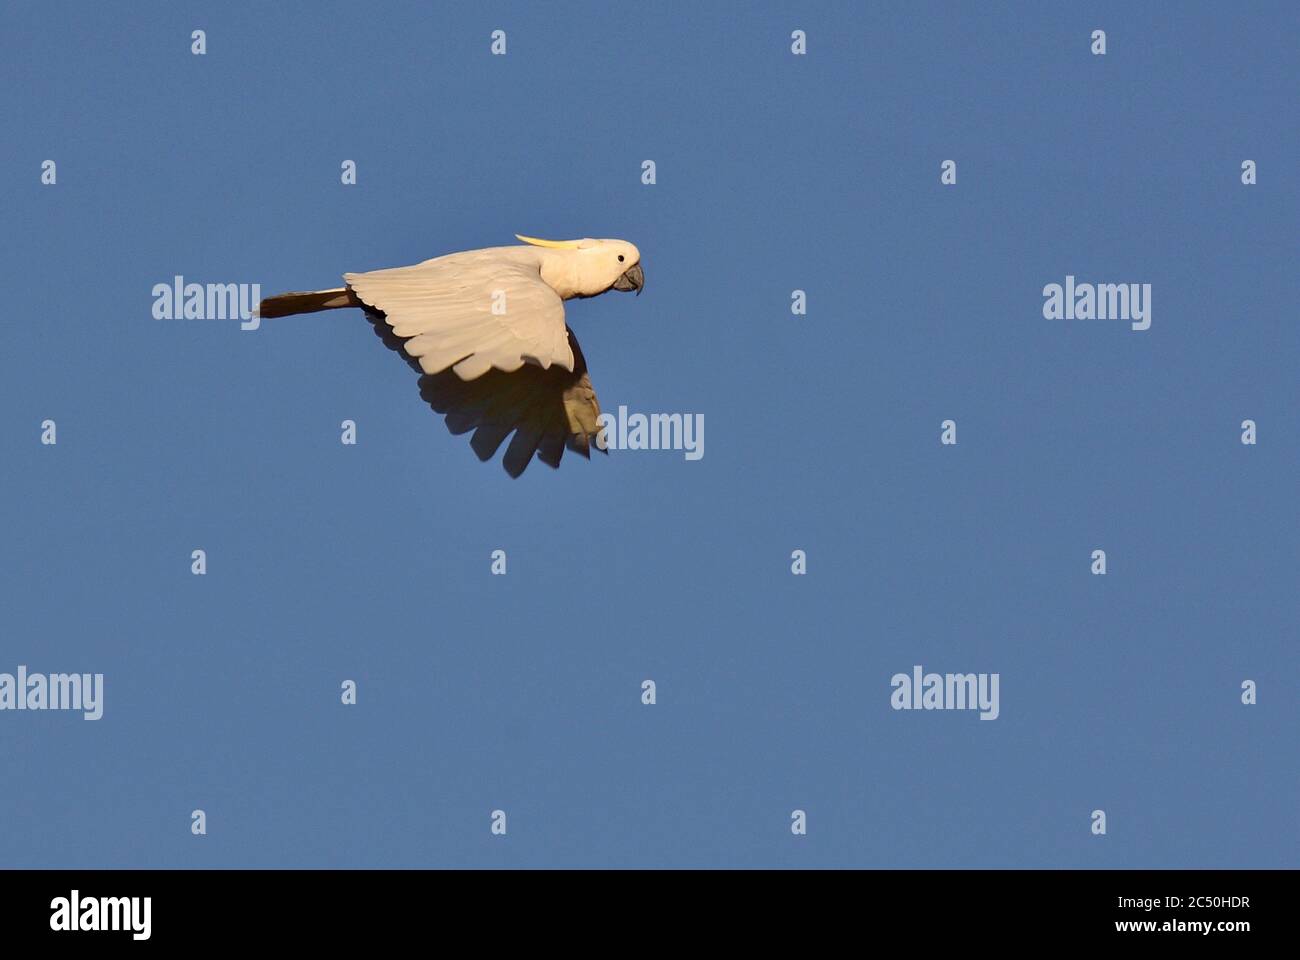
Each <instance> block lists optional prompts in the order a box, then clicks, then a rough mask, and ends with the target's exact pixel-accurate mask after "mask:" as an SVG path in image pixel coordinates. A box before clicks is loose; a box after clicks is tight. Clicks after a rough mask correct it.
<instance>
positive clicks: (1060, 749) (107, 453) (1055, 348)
mask: <svg viewBox="0 0 1300 960" xmlns="http://www.w3.org/2000/svg"><path fill="white" fill-rule="evenodd" d="M10 9H11V12H10V13H8V14H7V16H6V19H7V21H8V23H7V27H6V34H7V35H8V40H9V43H8V47H9V52H8V54H7V55H6V57H5V59H4V62H3V63H2V64H0V105H3V115H4V116H5V117H6V136H5V138H4V144H5V146H4V150H3V151H0V169H2V170H3V173H4V182H5V185H6V186H5V188H4V216H3V218H0V237H3V251H4V254H5V258H6V263H7V266H8V279H7V282H6V285H5V286H6V309H5V311H4V316H5V323H3V324H2V325H0V365H2V371H3V375H2V376H0V409H3V410H4V411H5V417H4V424H3V427H2V428H0V456H2V457H3V462H4V467H3V477H4V494H3V497H0V522H3V528H4V530H5V533H6V535H5V537H4V546H3V548H0V558H3V563H4V577H3V582H4V584H5V586H4V602H3V605H2V606H3V620H2V622H0V627H2V629H0V672H2V671H9V672H12V671H13V670H14V669H15V668H16V667H17V666H18V665H19V664H25V665H26V666H27V667H28V668H29V670H32V671H38V670H39V671H46V672H59V671H79V672H80V671H85V672H102V673H103V674H104V675H105V706H104V717H103V718H102V719H101V720H98V721H95V722H87V721H84V720H82V719H81V718H80V716H79V715H73V714H61V713H54V712H45V713H39V712H32V713H27V712H24V713H9V712H6V713H0V769H3V770H4V774H5V775H4V788H3V789H2V790H0V864H3V865H7V866H128V867H146V866H179V867H191V866H192V867H200V866H216V867H227V866H229V867H234V866H267V867H271V866H275V867H290V866H364V867H372V866H381V867H382V866H403V867H416V866H475V867H478V866H511V867H518V866H741V867H748V866H886V867H931V866H958V867H965V866H972V867H974V866H993V867H1002V866H1035V867H1065V866H1080V867H1253V866H1292V867H1293V866H1295V865H1296V862H1297V856H1296V854H1297V839H1298V833H1300V831H1298V830H1297V826H1296V818H1295V808H1296V798H1297V787H1300V776H1298V775H1297V765H1296V753H1295V730H1296V724H1297V719H1300V718H1298V716H1297V712H1298V708H1297V703H1298V702H1300V700H1298V699H1297V689H1296V688H1297V682H1296V666H1297V658H1296V653H1295V649H1296V644H1295V640H1296V636H1297V628H1298V627H1300V615H1298V613H1297V606H1296V602H1295V582H1296V571H1297V568H1298V566H1300V549H1298V548H1297V529H1298V526H1297V514H1296V506H1295V502H1296V501H1295V491H1296V480H1297V475H1298V469H1297V468H1298V467H1300V453H1298V450H1300V445H1298V441H1297V437H1300V415H1298V414H1297V410H1298V409H1300V408H1298V405H1297V382H1298V381H1297V377H1296V374H1295V369H1296V357H1297V355H1298V354H1297V348H1298V347H1300V334H1298V333H1297V324H1296V316H1295V304H1296V302H1297V298H1298V296H1300V289H1298V288H1300V282H1298V278H1297V273H1296V271H1295V269H1294V265H1293V261H1294V244H1295V225H1296V223H1297V212H1298V211H1297V200H1298V199H1300V194H1298V192H1297V188H1296V182H1295V178H1294V165H1295V164H1294V159H1295V157H1296V155H1297V147H1300V144H1298V143H1297V128H1296V124H1295V122H1294V121H1295V104H1296V102H1298V101H1300V89H1297V88H1298V87H1300V72H1298V71H1297V70H1296V53H1295V47H1294V37H1295V35H1296V30H1297V27H1300V23H1298V22H1297V21H1298V20H1300V14H1298V13H1297V8H1296V7H1295V6H1294V5H1292V4H1281V3H1278V4H1266V3H1261V4H1247V5H1245V6H1243V7H1240V8H1233V9H1232V10H1225V9H1224V8H1222V7H1221V6H1218V5H1211V4H1180V5H1179V6H1178V10H1177V15H1176V16H1175V15H1172V14H1171V12H1170V11H1169V10H1168V9H1167V8H1165V7H1161V6H1157V5H1143V6H1141V7H1138V8H1137V9H1134V8H1133V6H1132V5H1129V4H1105V3H1102V4H1092V5H1088V6H1087V7H1086V8H1085V7H1080V6H1077V5H1070V6H1066V5H1060V6H1059V7H1057V6H1056V5H1046V4H1029V3H1024V4H1006V5H996V6H994V7H985V6H976V5H969V4H960V5H959V4H942V5H940V4H884V3H873V4H856V3H854V4H849V3H845V4H816V5H807V6H802V5H797V4H795V5H786V4H781V5H777V4H751V5H745V6H744V7H743V8H741V9H739V10H738V9H737V8H735V7H733V6H730V5H726V6H724V5H722V4H718V5H708V6H706V7H705V8H703V9H694V8H690V7H688V6H687V5H685V4H670V3H644V4H637V5H624V4H610V3H590V4H588V3H577V4H563V5H558V6H550V5H548V6H546V7H542V6H540V5H533V4H523V3H519V4H496V5H494V4H481V5H480V4H475V5H465V6H464V7H462V8H459V9H458V8H456V7H452V6H450V5H429V4H416V3H410V4H377V5H373V6H371V7H367V8H365V10H364V11H362V10H361V8H359V7H357V6H356V5H354V4H342V3H337V4H330V3H319V4H285V5H280V4H277V5H271V4H226V5H212V6H211V7H210V8H204V7H202V6H198V5H194V6H189V5H185V6H178V5H174V4H161V3H152V4H148V3H147V4H133V5H131V6H130V7H129V8H120V9H116V10H114V9H109V8H88V7H85V6H80V5H70V4H69V5H62V4H59V3H52V4H51V3H42V4H36V3H18V4H14V5H11V8H10ZM498 28H499V29H504V30H506V32H507V37H508V53H507V55H506V56H504V57H493V56H491V55H490V54H489V51H488V46H489V35H490V33H491V31H492V30H494V29H498ZM796 28H798V29H803V30H805V31H806V32H807V35H808V54H807V55H806V56H803V57H795V56H792V55H791V53H790V33H791V31H792V30H794V29H796ZM1098 28H1100V29H1104V30H1106V32H1107V42H1108V52H1107V54H1106V56H1104V57H1094V56H1092V55H1091V54H1090V53H1089V35H1090V34H1091V32H1092V30H1094V29H1098ZM194 29H203V30H205V31H206V35H207V50H208V52H207V53H206V55H204V56H194V55H192V54H191V53H190V34H191V31H192V30H194ZM46 159H54V160H55V161H56V162H57V165H58V167H57V170H58V182H57V184H56V185H54V186H44V185H42V184H41V183H40V168H41V163H42V161H44V160H46ZM647 159H650V160H654V161H655V163H656V166H657V183H656V184H654V185H653V186H645V185H643V184H642V183H641V182H640V173H641V164H642V162H643V161H644V160H647ZM946 159H955V160H956V161H957V164H958V182H957V184H956V185H955V186H942V185H941V184H940V182H939V165H940V163H941V162H942V161H943V160H946ZM1244 159H1253V160H1255V161H1256V162H1257V164H1258V178H1259V182H1258V184H1257V185H1255V186H1251V187H1246V186H1243V185H1242V184H1241V182H1240V165H1241V162H1242V161H1243V160H1244ZM344 160H354V161H355V162H356V164H357V170H358V182H357V184H356V185H355V186H343V185H341V184H340V182H339V171H340V164H341V162H342V161H344ZM515 233H524V234H531V235H535V236H544V237H581V236H604V237H622V238H625V239H628V240H631V241H632V242H634V243H636V244H637V245H638V246H639V247H640V249H641V251H642V254H643V263H644V267H645V273H646V281H647V282H646V290H645V293H644V295H643V296H641V297H639V298H633V297H629V296H620V295H609V296H605V297H600V298H596V299H593V300H586V301H581V302H577V303H571V304H569V310H568V319H569V323H570V325H571V326H572V327H573V328H574V330H575V331H576V333H577V335H578V337H579V338H580V341H581V343H582V346H583V349H584V351H585V353H586V356H587V359H588V362H589V364H590V367H591V373H592V379H593V382H594V385H595V388H596V391H597V393H598V395H599V397H600V400H601V403H602V405H603V407H604V408H605V409H606V410H616V409H617V407H618V406H619V405H620V404H626V405H627V406H628V407H629V408H630V409H631V410H634V411H643V412H688V413H700V414H703V415H704V417H705V421H706V424H707V430H706V440H707V442H706V454H705V456H704V458H703V459H702V460H700V461H698V462H687V461H685V460H684V459H683V457H682V456H681V454H680V453H675V452H631V451H622V452H619V453H615V454H613V455H611V456H610V457H608V458H604V457H601V458H598V459H597V460H596V461H594V462H592V463H586V462H583V461H581V460H578V459H577V458H574V457H572V456H571V455H570V456H568V457H566V458H565V462H564V464H563V466H562V467H561V469H560V470H559V471H558V472H553V471H551V470H549V469H547V468H545V467H543V466H541V465H539V464H534V465H533V466H532V467H531V468H530V469H529V470H528V471H527V473H525V474H524V476H523V477H522V478H521V479H519V480H511V479H510V478H509V477H507V476H506V474H505V472H504V471H503V470H502V469H501V468H500V466H499V464H498V463H496V462H493V463H490V464H481V463H479V462H478V460H477V459H476V458H475V457H474V455H473V453H472V452H471V450H470V449H469V446H468V443H467V442H466V440H465V438H455V437H452V436H450V435H449V434H448V433H447V431H446V429H445V427H444V426H443V425H442V423H441V422H440V421H439V420H438V419H436V418H435V417H434V416H433V414H432V413H431V412H430V410H429V408H428V407H427V406H426V405H425V404H423V403H422V402H421V400H420V397H419V391H418V388H417V385H416V378H415V376H414V374H412V372H411V371H410V370H409V369H408V368H407V367H406V366H405V365H404V364H403V363H402V362H401V361H400V360H399V359H398V358H397V357H395V356H394V355H392V354H391V353H390V352H389V351H387V350H385V349H384V348H383V346H382V345H381V344H380V343H379V342H378V340H377V339H376V338H375V336H374V334H373V333H372V331H371V329H370V327H369V325H368V324H367V323H366V322H365V321H364V320H363V319H362V317H361V315H360V314H359V313H358V312H356V311H336V312H332V313H322V314H315V315H310V316H303V317H292V318H285V319H283V320H277V321H274V322H273V321H266V322H264V324H263V325H262V328H261V329H260V330H258V331H255V332H246V331H241V330H240V329H239V326H238V324H236V323H232V322H221V321H183V320H177V321H158V320H154V319H153V318H152V316H151V307H152V296H151V290H152V287H153V285H154V284H156V283H159V282H163V283H168V282H170V281H171V278H172V277H173V276H174V275H176V274H181V275H183V276H185V277H186V279H187V280H193V281H198V282H222V283H224V282H247V283H260V284H261V285H262V290H263V293H265V294H272V293H277V292H281V291H284V290H300V289H315V288H323V287H331V286H336V285H338V284H339V282H340V279H339V277H340V275H341V274H342V273H343V272H345V271H363V270H370V269H377V268H381V267H388V266H398V265H403V264H407V263H414V262H417V261H419V260H423V259H426V258H429V257H433V256H437V255H439V254H442V253H447V252H451V251H455V250H462V249H471V248H475V247H483V246H494V245H498V244H503V243H510V242H513V241H512V236H513V234H515ZM1067 275H1074V276H1076V277H1078V278H1079V279H1080V281H1085V280H1086V281H1092V282H1115V283H1121V282H1122V283H1127V282H1143V283H1150V284H1152V288H1153V317H1152V326H1151V329H1150V330H1148V331H1145V332H1134V331H1131V330H1130V329H1129V327H1128V324H1126V323H1123V322H1118V321H1099V320H1098V321H1049V320H1045V319H1044V318H1043V315H1042V303H1043V298H1042V288H1043V287H1044V285H1046V284H1049V283H1063V282H1064V279H1065V277H1066V276H1067ZM794 289H803V290H806V291H807V294H808V313H807V316H802V317H796V316H792V315H791V312H790V296H791V291H792V290H794ZM1246 418H1251V419H1254V420H1255V421H1256V422H1257V423H1258V430H1259V442H1258V444H1256V445H1255V446H1244V445H1242V444H1241V443H1240V441H1239V437H1240V433H1241V431H1240V423H1241V421H1242V420H1243V419H1246ZM45 419H53V420H55V421H56V422H57V425H58V427H57V429H58V443H57V445H56V446H52V447H51V446H44V445H42V444H41V443H40V442H39V436H40V424H41V422H42V421H43V420H45ZM344 419H352V420H354V421H355V422H356V423H357V425H358V440H359V442H358V443H357V445H356V446H343V445H341V444H340V442H339V424H340V422H341V421H342V420H344ZM945 419H953V420H955V421H956V422H957V424H958V443H957V445H956V446H941V445H940V443H939V433H940V423H941V422H942V421H943V420H945ZM196 548H202V549H204V550H206V552H207V555H208V573H207V574H206V575H205V576H203V577H196V576H192V575H191V573H190V554H191V551H192V550H194V549H196ZM796 548H798V549H803V550H805V551H807V555H808V573H807V575H805V576H801V577H796V576H792V575H791V572H790V554H791V551H792V550H794V549H796ZM1098 548H1101V549H1105V550H1106V552H1107V556H1108V568H1109V569H1108V573H1107V575H1106V576H1104V577H1095V576H1092V575H1090V574H1089V564H1090V559H1089V558H1090V555H1091V552H1092V551H1093V550H1094V549H1098ZM495 549H504V550H506V551H507V554H508V557H509V573H508V575H507V576H505V577H493V576H491V575H490V574H489V555H490V553H491V551H493V550H495ZM914 664H922V665H924V666H925V668H926V669H927V670H936V671H939V672H945V671H956V672H966V671H973V672H997V673H999V674H1000V676H1001V711H1000V716H999V718H998V719H997V720H996V721H994V722H982V721H980V720H978V719H977V718H976V716H975V715H973V714H970V713H962V712H957V711H953V712H946V711H934V712H927V711H912V712H896V711H893V710H891V709H890V706H889V697H890V693H891V688H890V678H891V676H892V675H894V674H895V673H898V672H910V670H911V668H912V666H913V665H914ZM344 679H353V680H355V681H356V682H357V684H358V688H359V694H358V700H359V702H358V703H357V705H356V706H352V707H345V706H343V705H341V704H340V703H339V685H340V683H341V682H342V681H343V680H344ZM645 679H653V680H654V681H655V682H656V684H657V688H658V698H657V699H658V702H657V703H656V704H655V705H654V706H644V705H642V704H641V702H640V690H641V683H642V681H643V680H645ZM1246 679H1252V680H1254V681H1256V682H1257V684H1258V690H1259V702H1258V704H1257V705H1255V706H1251V707H1247V706H1244V705H1242V704H1241V702H1240V684H1241V682H1242V681H1243V680H1246ZM194 809H203V810H204V811H205V812H206V813H207V817H208V833H207V835H206V836H203V837H195V836H192V835H191V832H190V811H191V810H194ZM494 809H503V810H505V811H506V812H507V815H508V818H509V821H508V822H509V832H508V834H507V835H506V836H505V837H494V836H492V835H491V834H490V833H489V829H488V827H489V816H490V813H491V811H492V810H494ZM794 809H803V810H805V811H807V814H808V835H807V836H804V837H795V836H793V835H792V834H791V832H790V812H791V811H792V810H794ZM1094 809H1104V810H1105V811H1106V812H1107V817H1108V833H1107V835H1106V836H1105V837H1094V836H1092V835H1091V833H1090V831H1089V823H1090V821H1089V814H1090V813H1091V811H1093V810H1094Z"/></svg>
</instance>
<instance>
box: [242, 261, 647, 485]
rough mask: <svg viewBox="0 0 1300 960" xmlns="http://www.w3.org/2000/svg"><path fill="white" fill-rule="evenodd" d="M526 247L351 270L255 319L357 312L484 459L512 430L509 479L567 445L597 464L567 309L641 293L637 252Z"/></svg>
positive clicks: (594, 423) (552, 459)
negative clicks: (574, 302)
mask: <svg viewBox="0 0 1300 960" xmlns="http://www.w3.org/2000/svg"><path fill="white" fill-rule="evenodd" d="M519 239H520V240H523V241H524V245H523V246H506V247H488V248H486V249H482V250H467V251H464V252H461V253H451V254H447V255H445V256H441V257H435V258H433V259H432V260H425V261H424V262H422V263H417V264H413V265H411V266H407V267H393V268H390V269H385V270H372V271H369V272H366V273H346V274H344V275H343V279H344V281H345V283H346V284H347V285H346V286H345V287H339V288H335V289H331V290H317V291H312V292H307V293H287V294H281V295H280V296H276V297H270V298H268V299H266V300H263V301H262V304H261V308H260V310H259V315H260V316H261V317H263V318H272V317H282V316H289V315H292V314H298V313H310V312H315V311H318V310H333V309H339V308H343V307H359V308H361V309H362V310H364V311H365V312H366V314H367V315H368V317H369V318H370V319H371V322H372V323H374V324H375V327H376V330H377V331H378V332H379V333H380V334H381V336H382V337H383V338H384V340H385V342H386V343H387V344H388V345H389V346H390V347H392V348H393V349H395V350H397V349H400V350H401V351H403V352H404V353H405V354H406V356H407V357H408V358H409V360H410V361H412V362H413V363H414V364H418V367H419V369H420V371H421V372H422V373H423V374H424V375H425V376H424V378H422V381H421V393H422V395H424V397H425V399H426V400H427V401H428V402H429V403H430V405H431V406H433V408H434V409H435V410H436V411H437V412H439V413H445V414H447V426H448V428H449V429H451V431H452V432H453V433H464V432H467V431H468V430H470V429H474V430H475V435H474V439H473V441H472V444H471V445H472V446H473V448H474V450H475V452H476V453H477V454H478V455H479V457H480V458H481V459H484V460H486V459H488V458H489V457H491V456H492V454H493V453H495V451H496V449H497V447H498V446H500V444H501V442H502V441H503V440H504V439H505V437H506V436H507V435H508V434H509V433H511V432H512V431H513V432H514V434H515V437H514V440H512V442H511V444H510V447H509V449H508V450H507V454H506V457H505V458H504V459H503V463H504V465H505V467H506V470H507V471H508V472H510V473H511V475H512V476H518V475H519V473H522V472H523V469H524V468H525V467H526V466H527V464H528V460H529V459H531V457H532V455H533V453H534V452H536V453H538V456H539V459H541V460H542V461H543V462H545V463H548V464H550V465H551V466H558V465H559V462H560V457H561V455H562V454H563V451H564V449H565V448H566V447H568V449H571V450H576V451H577V452H579V453H581V454H582V455H583V456H588V455H589V450H590V443H591V441H592V440H593V439H594V438H595V437H596V436H597V434H598V432H599V423H598V418H599V415H600V407H599V404H598V403H597V402H596V395H595V391H594V390H592V388H591V381H590V378H589V377H588V375H587V369H586V362H585V360H584V358H583V356H582V351H581V349H580V348H579V347H578V344H577V339H576V337H574V335H573V332H572V331H571V330H570V329H569V328H568V325H567V324H566V323H565V316H564V301H565V300H571V299H574V298H580V297H594V296H599V295H600V294H602V293H605V292H607V291H609V290H635V291H636V292H637V293H638V294H639V293H640V292H641V288H642V287H643V286H644V283H645V277H644V273H643V272H642V269H641V254H640V251H638V250H637V248H636V247H635V246H633V245H632V244H630V243H628V242H626V241H624V240H593V239H584V240H538V239H535V238H531V237H519ZM392 341H396V343H394V342H392ZM452 376H454V377H455V378H456V380H458V381H459V382H460V385H459V386H458V385H457V384H456V383H454V382H451V381H450V379H449V378H450V377H452ZM493 441H495V442H493ZM489 448H490V449H489ZM485 451H486V453H485ZM525 452H526V454H527V456H524V454H525Z"/></svg>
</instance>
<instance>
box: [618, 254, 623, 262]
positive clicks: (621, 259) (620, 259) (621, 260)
mask: <svg viewBox="0 0 1300 960" xmlns="http://www.w3.org/2000/svg"><path fill="white" fill-rule="evenodd" d="M618 262H619V263H622V262H623V254H621V253H620V254H619V255H618Z"/></svg>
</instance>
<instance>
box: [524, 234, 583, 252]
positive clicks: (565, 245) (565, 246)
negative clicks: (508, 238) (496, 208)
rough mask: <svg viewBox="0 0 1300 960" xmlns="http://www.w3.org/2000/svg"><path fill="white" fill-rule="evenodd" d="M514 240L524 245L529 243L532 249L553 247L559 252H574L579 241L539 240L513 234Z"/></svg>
mask: <svg viewBox="0 0 1300 960" xmlns="http://www.w3.org/2000/svg"><path fill="white" fill-rule="evenodd" d="M515 239H516V240H522V241H523V242H524V243H530V244H532V245H533V246H534V247H554V248H556V249H559V250H576V249H577V247H578V245H579V244H580V243H582V241H581V240H539V239H537V238H536V237H521V236H520V235H519V234H517V233H516V234H515Z"/></svg>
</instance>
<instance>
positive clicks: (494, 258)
mask: <svg viewBox="0 0 1300 960" xmlns="http://www.w3.org/2000/svg"><path fill="white" fill-rule="evenodd" d="M343 279H344V280H345V281H346V282H347V285H348V287H349V288H350V289H351V290H352V292H353V293H354V294H355V295H356V297H357V299H359V300H360V301H361V302H362V303H364V304H366V305H367V306H369V307H371V308H373V309H374V310H375V311H376V312H378V313H380V314H382V315H383V316H384V318H385V320H386V322H387V323H388V325H389V326H390V327H392V330H393V333H394V334H395V335H396V336H398V337H400V338H401V339H402V340H404V341H405V344H404V349H405V351H406V352H407V354H409V355H410V356H411V357H414V358H415V359H416V360H418V361H419V363H420V367H421V369H422V370H423V371H424V372H425V373H428V374H437V373H441V372H442V371H444V370H446V369H447V368H448V367H451V368H452V369H453V370H455V372H456V374H457V376H459V377H460V378H461V379H462V380H473V379H475V378H477V377H481V376H483V375H484V374H485V373H487V372H488V371H489V370H498V371H505V372H512V371H517V370H519V369H520V368H522V367H523V366H524V365H525V364H533V365H536V366H537V367H539V368H541V369H543V370H548V369H550V368H551V366H552V365H558V366H560V367H562V368H564V370H565V371H567V372H570V373H572V372H573V370H574V356H573V349H572V348H571V347H570V346H569V336H568V335H567V330H568V328H567V327H566V326H565V323H564V301H562V300H561V299H560V298H559V296H558V295H557V294H556V292H555V291H554V290H552V289H551V288H550V287H549V286H548V285H547V284H546V283H545V282H543V280H542V277H541V271H540V269H539V266H538V261H537V259H536V254H535V253H534V252H533V251H531V250H530V249H529V248H525V247H493V248H490V249H487V250H469V251H466V252H464V253H453V254H449V255H448V256H445V257H437V258H435V259H433V260H426V261H425V262H424V263H417V264H415V265H414V266H410V267H395V268H393V269H390V270H374V271H371V272H369V273H348V274H344V276H343Z"/></svg>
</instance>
